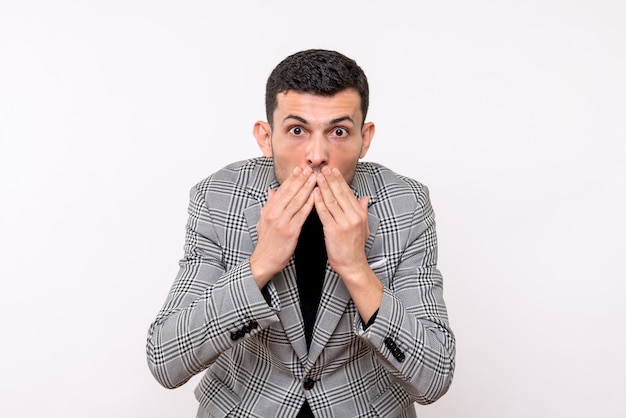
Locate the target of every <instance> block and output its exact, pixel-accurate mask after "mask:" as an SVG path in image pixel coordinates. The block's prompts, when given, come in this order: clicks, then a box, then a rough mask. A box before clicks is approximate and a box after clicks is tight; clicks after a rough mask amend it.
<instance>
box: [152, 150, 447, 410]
mask: <svg viewBox="0 0 626 418" xmlns="http://www.w3.org/2000/svg"><path fill="white" fill-rule="evenodd" d="M270 187H271V188H274V189H276V188H278V183H277V181H276V179H275V177H274V168H273V163H272V160H271V159H267V158H264V157H261V158H255V159H251V160H247V161H242V162H238V163H234V164H231V165H230V166H228V167H225V168H224V169H222V170H220V171H218V172H216V173H214V174H213V175H211V176H210V177H208V178H207V179H205V180H203V181H202V182H200V183H198V184H197V185H196V186H194V187H193V188H192V190H191V193H190V204H189V221H188V224H187V233H186V240H185V247H184V250H185V252H184V258H183V259H182V260H181V261H180V270H179V273H178V275H177V276H176V279H175V281H174V284H173V285H172V288H171V290H170V292H169V294H168V296H167V299H166V301H165V304H164V306H163V308H162V309H161V310H160V312H159V313H158V315H157V317H156V320H155V321H154V322H153V323H152V325H151V326H150V329H149V334H148V341H147V357H148V364H149V368H150V370H151V372H152V374H153V375H154V377H155V378H156V379H157V381H158V382H159V383H161V384H162V385H163V386H165V387H168V388H175V387H179V386H181V385H183V384H184V383H185V382H187V381H188V380H189V379H190V378H191V377H192V376H194V375H195V374H197V373H200V372H202V371H203V370H205V374H204V376H203V378H202V380H201V382H200V383H199V385H198V387H197V388H196V390H195V394H196V397H197V399H198V401H199V403H200V407H199V412H198V416H199V417H259V418H271V417H281V418H289V417H295V415H296V414H297V412H298V410H299V409H300V406H301V405H302V403H303V402H304V401H305V399H306V400H308V402H309V404H310V406H311V409H312V410H313V412H314V413H315V415H316V417H320V418H331V417H335V418H337V417H341V418H346V417H415V411H414V408H413V403H414V402H418V403H421V404H428V403H431V402H434V401H435V400H436V399H438V398H439V397H441V396H442V395H443V394H444V393H445V392H446V391H447V389H448V387H449V386H450V384H451V381H452V375H453V371H454V356H455V340H454V335H453V333H452V331H451V330H450V327H449V324H448V318H447V312H446V307H445V304H444V299H443V280H442V276H441V274H440V272H439V270H438V269H437V267H436V263H437V238H436V233H435V220H434V213H433V210H432V207H431V204H430V199H429V196H428V191H427V189H426V187H425V186H423V185H422V184H420V183H419V182H417V181H415V180H412V179H409V178H406V177H402V176H399V175H397V174H395V173H393V172H392V171H390V170H389V169H387V168H385V167H383V166H381V165H377V164H374V163H362V162H361V163H359V164H358V165H357V169H356V174H355V177H354V180H353V182H352V185H351V187H352V189H353V191H354V193H355V195H356V196H357V198H360V197H362V196H370V206H369V224H370V225H369V226H370V237H369V240H368V242H367V245H366V253H367V256H368V260H369V262H370V266H371V267H372V269H373V270H374V272H375V273H376V275H377V276H378V278H379V279H380V280H381V282H382V283H383V285H384V295H383V299H382V304H381V306H380V309H379V311H378V315H377V317H376V320H375V321H374V323H373V324H372V325H371V326H370V327H367V329H366V330H364V329H363V324H362V323H361V319H360V317H359V315H358V312H357V310H356V308H355V306H354V303H353V302H352V300H351V299H350V295H349V293H348V291H347V289H346V287H345V286H344V284H343V282H342V281H341V278H340V277H339V276H338V275H337V274H336V273H335V272H334V271H333V270H332V269H331V268H330V266H329V265H327V266H326V275H325V280H324V285H323V290H322V298H321V301H320V305H319V309H318V314H317V318H316V322H315V327H314V332H313V339H312V342H311V346H310V349H309V350H307V347H306V341H305V336H304V328H303V321H302V314H301V312H300V307H299V302H298V289H297V285H296V276H295V265H294V260H293V258H292V260H291V261H290V263H289V264H288V265H287V267H286V268H285V269H284V270H283V271H282V272H281V273H279V274H278V275H276V276H275V277H274V278H273V279H272V280H271V281H270V283H269V284H268V286H267V289H266V290H267V293H268V294H269V298H268V299H269V303H268V301H266V299H265V298H264V296H263V294H262V292H261V291H260V290H259V289H258V287H257V285H256V283H255V281H254V279H253V277H252V275H251V272H250V266H249V263H248V258H249V256H250V255H251V254H252V251H253V249H254V246H255V243H256V239H257V235H256V224H257V222H258V220H259V216H260V210H261V208H262V207H263V205H264V204H265V203H266V201H267V190H268V188H270ZM390 347H391V348H390Z"/></svg>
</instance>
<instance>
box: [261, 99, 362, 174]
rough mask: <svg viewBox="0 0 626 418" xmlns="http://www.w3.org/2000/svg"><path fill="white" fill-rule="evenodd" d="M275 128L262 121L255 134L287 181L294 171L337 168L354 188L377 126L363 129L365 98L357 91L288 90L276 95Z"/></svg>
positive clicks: (276, 169)
mask: <svg viewBox="0 0 626 418" xmlns="http://www.w3.org/2000/svg"><path fill="white" fill-rule="evenodd" d="M277 103H278V105H277V108H276V110H275V111H274V115H273V127H272V128H270V126H269V124H268V123H266V122H257V123H256V124H255V127H254V134H255V136H256V138H257V142H258V143H259V147H260V148H261V150H262V151H263V155H265V156H266V157H271V158H273V159H274V167H275V168H274V169H275V172H276V178H277V179H278V182H279V183H282V182H283V180H285V179H286V178H287V177H288V176H289V175H290V174H291V173H292V171H293V169H294V168H295V167H301V168H304V167H310V168H312V169H313V170H314V171H316V172H318V171H319V170H321V169H322V168H323V167H325V166H327V167H329V168H335V167H336V168H337V169H339V171H340V172H341V174H342V175H343V177H344V179H345V180H346V181H347V182H348V184H350V183H351V182H352V179H353V177H354V171H355V168H356V164H357V161H358V159H359V158H362V157H364V156H365V154H366V153H367V150H368V149H369V146H370V142H371V140H372V137H373V136H374V125H373V124H372V123H366V124H364V125H363V116H362V114H361V100H360V97H359V94H358V93H357V92H356V91H355V90H352V89H348V90H343V91H340V92H339V93H337V94H335V95H333V96H329V97H327V96H318V95H314V94H309V93H301V92H296V91H288V92H287V93H279V94H278V96H277Z"/></svg>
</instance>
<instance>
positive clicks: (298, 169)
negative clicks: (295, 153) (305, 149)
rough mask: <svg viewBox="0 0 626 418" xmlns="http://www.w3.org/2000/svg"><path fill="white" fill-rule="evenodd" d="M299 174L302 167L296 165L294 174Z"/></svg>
mask: <svg viewBox="0 0 626 418" xmlns="http://www.w3.org/2000/svg"><path fill="white" fill-rule="evenodd" d="M298 174H300V167H295V168H294V169H293V175H294V176H297V175H298Z"/></svg>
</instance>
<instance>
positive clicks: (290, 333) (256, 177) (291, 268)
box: [244, 158, 307, 364]
mask: <svg viewBox="0 0 626 418" xmlns="http://www.w3.org/2000/svg"><path fill="white" fill-rule="evenodd" d="M248 184H249V185H248V192H249V193H250V194H251V195H252V196H253V197H254V199H256V200H257V202H258V203H256V204H254V205H251V206H249V207H247V208H246V209H245V210H244V213H245V217H246V220H247V222H248V231H249V233H250V237H251V238H252V242H253V244H254V245H255V246H256V244H257V241H258V236H257V231H256V224H257V223H258V222H259V219H260V216H261V208H262V207H263V206H264V205H265V204H266V203H267V190H268V189H269V188H272V189H274V190H276V189H277V188H278V186H279V184H278V181H277V180H276V178H275V176H274V166H273V163H272V160H271V159H266V158H261V159H260V160H259V164H258V165H257V166H256V167H255V169H254V170H253V172H252V173H251V178H250V182H249V183H248ZM268 286H271V287H274V290H275V291H276V295H277V296H278V300H279V301H280V302H279V303H280V309H279V311H278V312H277V316H278V318H279V319H280V323H281V325H282V326H283V329H284V330H285V334H286V335H287V338H288V339H289V343H290V344H291V346H292V347H293V349H294V351H295V352H296V354H297V355H298V357H299V358H300V361H301V362H302V363H303V364H304V363H305V361H306V358H307V348H306V338H305V336H304V319H303V318H302V312H301V311H300V300H299V296H298V284H297V282H296V268H295V262H294V258H293V257H292V258H291V260H290V261H289V263H288V264H287V266H286V267H285V269H283V271H282V272H280V273H278V274H277V275H276V276H275V277H274V278H273V279H272V280H271V281H270V283H269V284H268Z"/></svg>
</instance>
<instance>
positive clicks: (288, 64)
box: [265, 49, 369, 126]
mask: <svg viewBox="0 0 626 418" xmlns="http://www.w3.org/2000/svg"><path fill="white" fill-rule="evenodd" d="M346 89H354V90H356V91H357V92H358V93H359V96H360V97H361V113H362V114H363V122H365V116H366V115H367V108H368V106H369V85H368V83H367V77H366V76H365V73H364V72H363V70H362V69H361V67H359V66H358V64H357V63H356V61H354V60H353V59H351V58H348V57H346V56H345V55H343V54H340V53H339V52H336V51H329V50H325V49H309V50H306V51H300V52H296V53H295V54H293V55H290V56H288V57H287V58H285V59H284V60H282V61H281V62H280V63H279V64H278V65H277V66H276V68H274V70H273V71H272V73H271V74H270V76H269V78H268V79H267V84H266V86H265V112H266V114H267V121H268V122H269V124H270V126H272V125H273V115H274V111H275V110H276V107H277V106H278V103H277V96H278V94H279V93H286V92H287V91H289V90H293V91H298V92H303V93H311V94H316V95H320V96H332V95H334V94H336V93H339V92H340V91H342V90H346Z"/></svg>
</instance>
